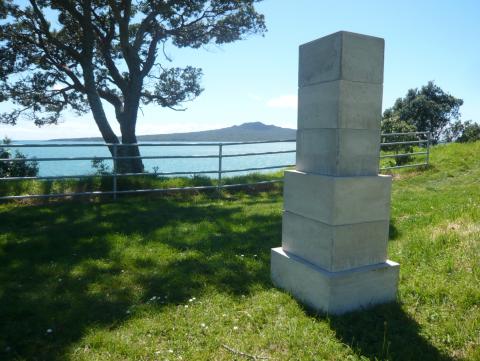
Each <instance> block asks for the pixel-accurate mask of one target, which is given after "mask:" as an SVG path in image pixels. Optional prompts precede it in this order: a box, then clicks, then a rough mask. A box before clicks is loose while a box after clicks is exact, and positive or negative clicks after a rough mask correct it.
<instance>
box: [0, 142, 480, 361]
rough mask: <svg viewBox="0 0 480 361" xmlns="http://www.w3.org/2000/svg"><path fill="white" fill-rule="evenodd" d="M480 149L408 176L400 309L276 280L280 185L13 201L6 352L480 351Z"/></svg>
mask: <svg viewBox="0 0 480 361" xmlns="http://www.w3.org/2000/svg"><path fill="white" fill-rule="evenodd" d="M479 154H480V142H477V143H474V144H468V145H460V144H452V145H446V146H438V147H434V148H433V149H432V154H431V163H432V165H433V166H432V167H431V168H430V169H428V170H422V171H419V170H414V169H410V170H408V169H405V170H399V171H397V172H395V181H394V185H393V198H392V221H391V235H390V242H389V257H390V258H391V259H393V260H395V261H398V262H400V264H401V271H400V286H399V301H398V303H393V304H387V305H382V306H379V307H376V308H374V309H371V310H367V311H362V312H355V313H351V314H348V315H344V316H336V317H332V316H328V315H324V314H315V313H313V312H311V311H309V310H307V309H305V308H304V307H302V306H301V305H300V304H299V303H297V302H296V301H295V299H293V298H292V297H291V296H289V295H288V294H286V293H284V292H282V291H280V290H277V289H275V288H274V287H273V286H272V284H271V282H270V276H269V267H270V264H269V258H270V248H271V247H276V246H279V245H280V243H281V212H282V193H281V187H274V189H273V190H270V191H268V192H258V193H254V194H244V193H230V194H224V197H222V198H218V197H214V196H211V195H205V194H204V195H188V196H169V197H161V196H147V195H146V196H142V197H122V198H121V199H120V200H119V201H117V202H115V203H113V202H107V201H105V202H98V201H91V202H87V201H84V202H78V201H76V202H72V201H66V202H52V203H50V204H36V205H19V204H12V203H10V204H3V205H1V206H0V360H152V361H153V360H170V361H173V360H249V359H250V360H255V359H257V360H260V359H262V357H268V359H270V360H367V359H378V360H457V359H465V360H480V157H479Z"/></svg>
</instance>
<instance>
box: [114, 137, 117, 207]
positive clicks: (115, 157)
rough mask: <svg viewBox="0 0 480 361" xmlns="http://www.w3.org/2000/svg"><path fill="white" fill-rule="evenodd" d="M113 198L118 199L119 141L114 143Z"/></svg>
mask: <svg viewBox="0 0 480 361" xmlns="http://www.w3.org/2000/svg"><path fill="white" fill-rule="evenodd" d="M113 200H114V201H115V200H117V143H114V144H113Z"/></svg>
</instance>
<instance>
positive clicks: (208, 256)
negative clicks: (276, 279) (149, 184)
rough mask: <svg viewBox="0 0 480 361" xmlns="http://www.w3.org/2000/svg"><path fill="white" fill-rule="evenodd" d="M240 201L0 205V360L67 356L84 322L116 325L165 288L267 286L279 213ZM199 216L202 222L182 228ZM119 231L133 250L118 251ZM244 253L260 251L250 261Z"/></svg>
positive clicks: (234, 290)
mask: <svg viewBox="0 0 480 361" xmlns="http://www.w3.org/2000/svg"><path fill="white" fill-rule="evenodd" d="M262 201H265V202H266V203H270V202H275V201H272V200H271V199H270V200H269V199H268V198H264V199H263V200H262V199H256V203H257V204H258V203H261V202H262ZM207 203H208V204H207ZM225 203H226V204H225ZM277 203H278V202H277ZM236 204H237V203H232V204H228V200H227V201H225V200H223V201H218V202H207V201H205V202H203V203H202V202H198V203H195V202H179V201H176V200H175V199H168V198H154V199H150V200H145V198H138V199H136V200H132V199H130V200H125V201H120V202H117V203H103V204H92V203H91V204H86V203H78V202H67V203H57V204H50V205H47V206H30V207H6V208H4V209H1V210H0V219H1V223H0V265H1V267H0V359H2V360H14V359H37V360H64V359H66V358H67V356H66V353H67V350H68V348H69V347H70V346H71V345H73V344H74V343H75V342H77V341H78V340H80V339H81V338H82V337H83V336H84V335H85V333H86V332H88V330H90V329H92V328H95V327H107V328H112V327H116V326H117V325H119V324H121V323H122V322H124V321H125V320H126V319H127V318H128V317H129V315H128V313H127V311H128V310H129V309H130V308H131V307H132V306H135V305H137V304H139V303H140V304H143V303H145V302H146V301H148V299H149V298H150V297H151V296H152V295H168V299H167V300H166V301H165V302H164V305H168V304H178V303H183V302H186V301H187V300H188V298H189V297H191V296H192V295H200V294H201V293H202V292H203V291H205V287H209V288H210V289H212V288H213V289H216V290H218V291H219V292H227V293H231V294H238V295H240V294H248V293H249V292H250V290H251V289H252V287H255V286H256V285H259V284H260V285H263V286H265V287H269V286H270V278H269V251H270V248H271V247H273V246H275V245H277V244H278V243H279V242H280V230H281V218H280V217H279V215H278V214H277V215H275V214H274V213H268V214H267V215H264V214H259V213H252V214H248V215H247V214H246V213H244V212H242V209H240V208H239V207H238V206H236ZM196 224H200V225H201V224H206V226H205V229H203V230H200V231H198V232H194V233H193V234H188V233H185V232H182V227H184V226H185V225H196ZM165 229H167V231H164V230H165ZM122 237H123V238H122ZM125 238H126V239H127V240H128V243H126V244H125V247H128V246H129V244H130V242H131V243H132V244H133V245H134V247H133V248H134V249H135V250H136V251H137V253H135V252H134V253H133V254H129V252H123V249H122V244H121V242H127V241H125ZM122 239H123V241H122ZM118 242H120V244H116V243H118ZM137 248H138V250H137ZM149 249H161V250H163V251H162V252H164V254H166V255H167V256H169V257H166V259H160V258H161V257H156V256H151V257H150V256H149V255H148V252H149ZM129 250H131V248H129ZM169 252H170V253H169ZM241 254H244V255H246V256H249V257H253V255H256V257H257V258H256V263H255V267H253V268H252V267H251V266H247V264H246V262H245V259H244V258H243V257H241ZM250 259H252V258H250ZM160 307H162V306H160Z"/></svg>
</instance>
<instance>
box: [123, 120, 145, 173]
mask: <svg viewBox="0 0 480 361" xmlns="http://www.w3.org/2000/svg"><path fill="white" fill-rule="evenodd" d="M126 123H127V124H124V123H123V122H122V124H121V125H120V130H121V132H122V145H118V146H117V147H118V149H117V156H118V157H140V150H139V149H138V145H131V144H137V136H136V135H135V126H134V125H133V126H132V124H129V123H128V122H126ZM117 171H118V172H119V173H143V171H144V167H143V162H142V159H141V158H133V159H119V160H117Z"/></svg>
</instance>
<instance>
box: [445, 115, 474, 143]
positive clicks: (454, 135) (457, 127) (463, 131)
mask: <svg viewBox="0 0 480 361" xmlns="http://www.w3.org/2000/svg"><path fill="white" fill-rule="evenodd" d="M445 138H446V140H447V142H454V141H455V142H459V143H467V142H476V141H478V140H480V125H479V124H477V123H474V122H472V121H471V120H467V121H466V122H464V123H462V122H461V121H460V120H459V121H456V122H455V123H453V124H452V125H451V126H450V127H449V128H448V129H447V132H446V137H445Z"/></svg>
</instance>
